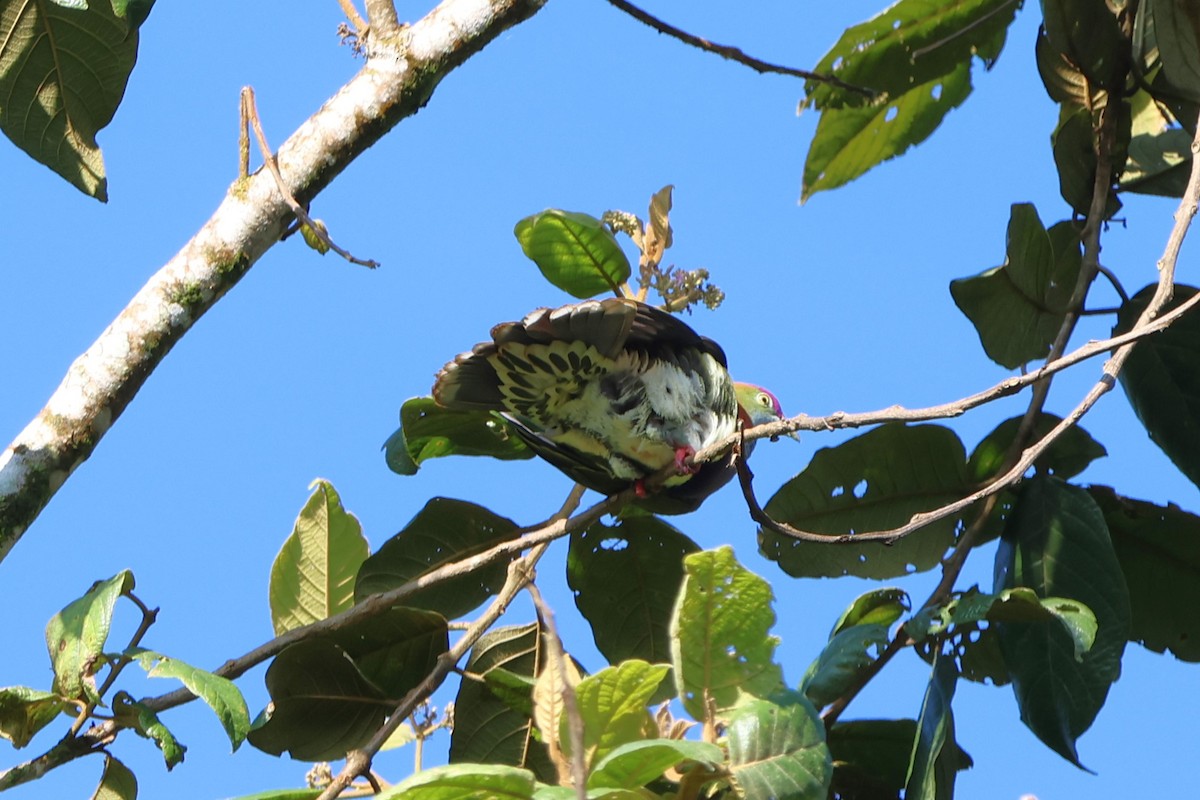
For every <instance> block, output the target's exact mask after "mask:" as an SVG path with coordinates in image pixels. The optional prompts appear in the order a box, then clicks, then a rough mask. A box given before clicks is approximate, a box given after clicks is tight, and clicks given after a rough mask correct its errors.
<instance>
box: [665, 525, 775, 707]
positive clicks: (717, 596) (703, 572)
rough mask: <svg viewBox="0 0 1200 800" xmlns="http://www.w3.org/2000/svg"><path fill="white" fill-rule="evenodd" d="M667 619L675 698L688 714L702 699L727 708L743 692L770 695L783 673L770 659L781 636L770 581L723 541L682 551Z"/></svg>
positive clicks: (703, 701)
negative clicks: (680, 576)
mask: <svg viewBox="0 0 1200 800" xmlns="http://www.w3.org/2000/svg"><path fill="white" fill-rule="evenodd" d="M683 563H684V570H685V572H686V577H685V578H684V583H683V589H682V591H681V592H680V595H679V600H678V602H677V604H676V606H675V615H674V617H673V618H672V620H671V662H672V664H673V665H674V667H675V685H676V686H677V687H678V689H679V698H680V700H681V701H683V705H684V708H686V709H687V711H688V713H689V714H691V715H692V718H693V719H698V720H699V719H705V718H706V710H705V706H706V702H708V701H711V702H712V703H713V704H715V706H716V708H717V709H723V708H729V707H730V706H732V705H733V704H734V703H736V702H737V701H738V699H739V698H740V697H741V696H742V695H743V694H751V695H754V696H755V697H767V696H770V695H771V694H772V693H774V692H775V691H777V690H778V689H780V688H781V687H782V685H783V676H782V674H781V672H780V670H779V665H777V664H776V663H775V662H774V661H773V660H772V659H773V658H774V655H775V646H776V645H777V644H778V643H779V639H778V637H776V636H772V635H771V634H770V631H771V628H772V627H773V626H774V624H775V612H774V611H773V610H772V608H771V605H772V603H773V602H774V596H773V595H772V593H771V585H770V584H769V583H767V582H766V581H764V580H763V579H762V578H760V577H758V576H757V575H755V574H754V573H752V572H750V571H749V570H747V569H746V568H744V567H743V566H741V565H740V564H738V563H737V560H736V559H735V558H734V556H733V550H732V549H731V548H729V547H728V546H726V547H721V548H718V549H716V550H707V551H704V552H701V553H694V554H692V555H690V556H687V557H686V558H685V559H684V561H683Z"/></svg>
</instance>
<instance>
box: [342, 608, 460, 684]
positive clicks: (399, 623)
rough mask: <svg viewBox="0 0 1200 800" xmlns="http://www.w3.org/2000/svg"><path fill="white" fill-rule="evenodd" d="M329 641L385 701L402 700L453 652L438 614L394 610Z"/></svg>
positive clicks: (357, 625) (443, 622)
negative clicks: (352, 660) (450, 650)
mask: <svg viewBox="0 0 1200 800" xmlns="http://www.w3.org/2000/svg"><path fill="white" fill-rule="evenodd" d="M325 638H327V639H328V640H329V641H332V642H333V643H334V644H336V645H338V646H339V647H340V648H342V650H344V651H345V652H346V654H347V655H349V656H350V657H351V658H352V659H354V664H355V666H357V667H358V669H359V671H360V672H361V673H362V674H363V676H364V677H366V678H367V680H369V681H370V682H371V683H372V684H373V685H374V686H375V687H377V688H378V689H379V690H380V691H381V692H383V694H384V696H386V697H387V698H389V699H391V700H400V699H401V698H403V697H404V696H405V695H406V694H408V691H409V690H410V689H412V688H413V687H415V686H416V685H417V684H418V683H420V682H421V681H422V680H423V679H424V678H425V676H426V675H428V674H429V673H430V671H431V670H432V669H433V667H434V665H435V664H436V662H437V658H438V656H440V655H441V654H442V653H444V652H446V651H447V650H448V649H449V648H450V641H449V632H448V629H447V627H446V619H445V617H443V616H442V615H441V614H438V613H435V612H433V611H423V610H421V609H417V608H403V607H394V608H390V609H388V610H387V611H386V612H385V613H383V614H376V615H373V616H371V617H370V618H368V619H364V620H361V621H359V622H356V623H354V624H352V625H348V626H344V627H341V628H339V629H338V630H336V631H334V632H333V633H330V634H328V635H327V636H326V637H325Z"/></svg>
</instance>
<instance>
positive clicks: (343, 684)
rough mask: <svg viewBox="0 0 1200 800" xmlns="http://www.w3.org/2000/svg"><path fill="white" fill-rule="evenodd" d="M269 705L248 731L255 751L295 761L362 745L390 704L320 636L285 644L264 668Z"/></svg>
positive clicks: (325, 757)
mask: <svg viewBox="0 0 1200 800" xmlns="http://www.w3.org/2000/svg"><path fill="white" fill-rule="evenodd" d="M267 690H268V691H269V692H270V693H271V707H270V708H269V710H268V711H267V712H266V713H265V714H263V715H261V716H260V717H259V719H257V720H255V722H254V727H253V728H252V729H251V731H250V735H249V736H248V738H249V740H250V744H252V745H254V746H255V747H257V748H258V749H259V750H263V751H265V752H268V753H271V754H272V755H281V754H282V753H283V752H284V751H285V750H286V751H288V752H290V753H291V755H292V758H295V759H298V760H300V761H332V760H334V759H337V758H341V757H342V756H344V755H345V754H346V752H347V751H349V750H352V749H354V748H356V747H360V746H361V745H363V744H365V743H366V741H367V740H368V739H370V738H371V735H372V734H374V733H375V731H376V730H378V729H379V726H381V725H382V724H383V722H384V720H386V719H387V715H388V712H389V711H391V709H392V707H393V706H394V705H395V703H394V702H392V701H388V700H387V699H386V698H385V697H384V695H383V692H381V691H380V690H379V689H378V688H377V687H376V686H375V685H374V684H372V683H371V682H370V681H369V680H367V678H366V677H365V676H364V675H363V674H362V672H361V671H360V670H359V669H358V667H356V666H355V664H354V662H353V661H352V660H351V659H350V657H349V656H348V655H347V654H346V651H345V650H343V649H342V648H341V647H338V646H337V645H336V644H334V643H333V642H330V641H328V640H324V639H310V640H308V641H304V642H299V643H297V644H293V645H291V646H289V647H287V648H285V649H284V650H283V651H282V652H281V653H280V654H279V655H277V656H276V657H275V660H274V661H273V662H272V663H271V666H270V667H269V668H268V669H267Z"/></svg>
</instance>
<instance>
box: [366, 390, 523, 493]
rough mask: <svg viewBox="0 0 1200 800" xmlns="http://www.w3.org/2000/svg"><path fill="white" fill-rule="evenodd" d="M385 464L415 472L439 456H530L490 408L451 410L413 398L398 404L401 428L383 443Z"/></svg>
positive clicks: (395, 469) (404, 472) (426, 399)
mask: <svg viewBox="0 0 1200 800" xmlns="http://www.w3.org/2000/svg"><path fill="white" fill-rule="evenodd" d="M383 450H384V455H385V457H386V458H387V463H388V467H390V468H391V470H392V471H393V472H397V473H399V474H401V475H415V474H416V472H417V469H418V467H420V465H421V464H423V463H425V462H426V461H428V460H429V459H431V458H441V457H442V456H456V455H457V456H491V457H492V458H499V459H501V460H504V461H511V460H514V459H523V458H533V451H532V450H530V449H529V448H528V447H527V446H526V445H525V443H524V442H522V441H521V438H520V437H519V436H517V435H516V434H515V433H513V432H512V430H511V429H510V428H509V426H508V423H507V422H505V421H504V420H503V419H502V418H501V417H499V416H497V415H495V414H493V413H492V412H490V411H451V410H450V409H448V408H442V407H441V406H439V405H438V404H437V403H435V402H434V400H433V398H432V397H414V398H412V399H410V400H405V401H404V405H402V406H401V407H400V428H399V429H398V430H397V431H396V432H395V433H393V434H392V435H391V436H390V437H388V440H387V442H386V443H385V444H384V446H383Z"/></svg>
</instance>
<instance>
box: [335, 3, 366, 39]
mask: <svg viewBox="0 0 1200 800" xmlns="http://www.w3.org/2000/svg"><path fill="white" fill-rule="evenodd" d="M338 5H339V6H341V7H342V13H343V14H345V15H346V19H348V20H350V24H351V25H353V26H354V30H355V31H357V32H358V35H359V36H362V35H363V33H365V32H366V30H367V21H366V20H365V19H363V18H362V15H361V14H359V13H358V9H357V8H355V7H354V0H338Z"/></svg>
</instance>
